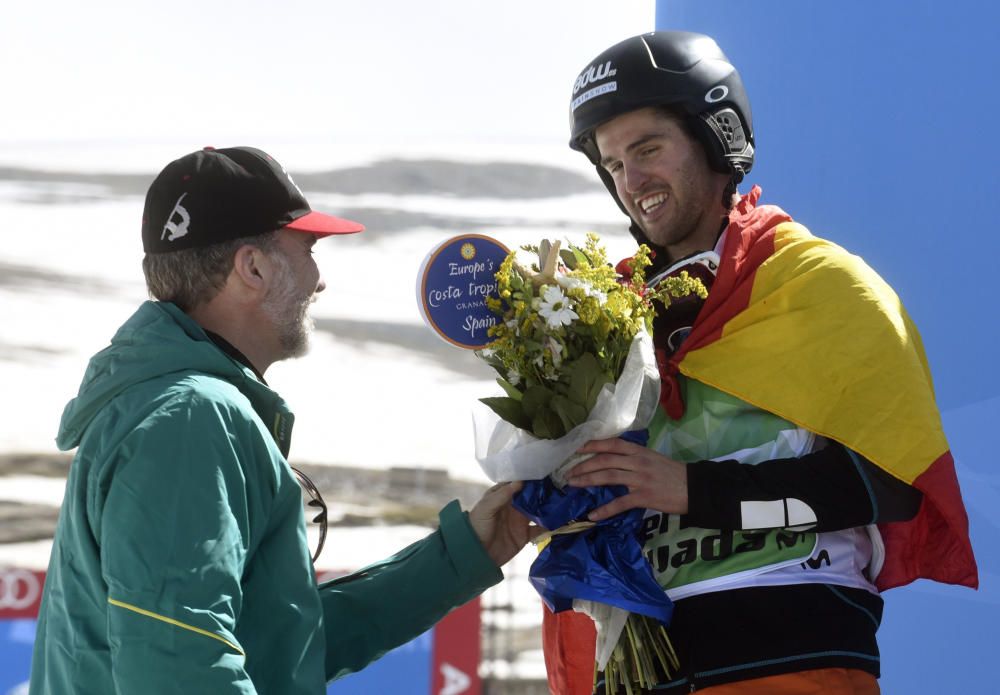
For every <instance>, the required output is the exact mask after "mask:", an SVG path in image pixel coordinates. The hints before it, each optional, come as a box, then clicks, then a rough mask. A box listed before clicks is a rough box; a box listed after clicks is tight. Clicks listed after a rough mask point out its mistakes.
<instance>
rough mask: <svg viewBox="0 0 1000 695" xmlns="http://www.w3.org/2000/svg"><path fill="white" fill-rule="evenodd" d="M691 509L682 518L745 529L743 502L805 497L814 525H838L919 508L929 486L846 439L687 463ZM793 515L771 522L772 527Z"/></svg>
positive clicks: (797, 503)
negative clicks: (773, 455) (901, 476)
mask: <svg viewBox="0 0 1000 695" xmlns="http://www.w3.org/2000/svg"><path fill="white" fill-rule="evenodd" d="M687 473H688V513H687V514H686V515H684V518H683V519H682V524H684V525H688V526H697V527H700V528H717V529H733V530H737V529H743V528H761V526H760V525H759V524H750V525H749V526H745V524H744V521H745V518H744V515H745V514H746V511H745V510H746V507H747V505H744V504H743V503H744V502H766V501H785V506H786V508H789V507H792V508H798V509H799V510H800V512H799V516H800V517H801V516H802V514H803V513H804V514H807V515H808V511H806V512H802V511H801V510H802V506H801V505H802V504H804V505H806V506H807V507H808V509H809V510H811V511H812V513H813V514H814V515H815V523H814V524H813V525H811V526H809V528H811V529H812V530H816V531H837V530H840V529H846V528H853V527H856V526H865V525H868V524H873V523H884V522H888V521H906V520H908V519H911V518H913V517H914V516H915V515H916V513H917V511H918V510H919V509H920V503H921V501H922V499H923V494H922V493H921V492H920V491H919V490H917V489H916V488H914V487H912V486H910V485H907V484H906V483H904V482H902V481H901V480H898V479H896V478H895V477H893V476H892V475H890V474H889V473H887V472H885V471H883V470H882V469H880V468H878V467H877V466H876V465H874V464H873V463H871V462H870V461H868V460H867V459H865V458H863V457H861V456H860V455H858V454H856V453H854V452H853V451H850V450H848V449H847V448H846V447H844V446H843V445H841V444H838V443H836V442H830V443H829V445H828V446H826V447H824V448H822V449H820V450H818V451H815V452H812V453H810V454H806V455H804V456H802V457H799V458H789V459H775V460H773V461H764V462H761V463H758V464H756V465H753V464H743V463H739V462H738V461H699V462H697V463H693V464H689V465H688V469H687ZM786 525H787V526H796V525H797V524H793V523H774V524H768V526H771V527H781V526H786Z"/></svg>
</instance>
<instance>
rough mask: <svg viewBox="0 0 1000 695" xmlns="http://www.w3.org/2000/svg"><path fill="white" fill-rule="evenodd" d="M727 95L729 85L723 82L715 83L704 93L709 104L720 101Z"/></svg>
mask: <svg viewBox="0 0 1000 695" xmlns="http://www.w3.org/2000/svg"><path fill="white" fill-rule="evenodd" d="M728 96H729V87H727V86H726V85H724V84H717V85H715V86H714V87H712V88H711V89H710V90H708V92H707V93H706V94H705V101H707V102H708V103H709V104H714V103H716V102H719V101H722V100H723V99H725V98H726V97H728Z"/></svg>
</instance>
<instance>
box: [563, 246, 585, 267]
mask: <svg viewBox="0 0 1000 695" xmlns="http://www.w3.org/2000/svg"><path fill="white" fill-rule="evenodd" d="M559 258H561V259H562V262H563V263H565V264H566V267H567V268H569V269H570V270H576V268H577V266H578V265H579V264H580V263H579V260H578V259H577V256H576V253H574V252H573V251H572V250H571V249H562V250H561V251H559Z"/></svg>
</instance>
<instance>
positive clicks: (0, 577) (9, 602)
mask: <svg viewBox="0 0 1000 695" xmlns="http://www.w3.org/2000/svg"><path fill="white" fill-rule="evenodd" d="M41 593H42V583H41V581H39V579H38V577H36V576H35V575H34V574H32V573H31V572H29V571H27V570H19V569H13V570H0V612H2V611H23V610H25V609H26V608H31V606H33V605H35V602H36V601H37V600H38V597H39V595H41Z"/></svg>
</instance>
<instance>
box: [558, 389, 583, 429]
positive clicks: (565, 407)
mask: <svg viewBox="0 0 1000 695" xmlns="http://www.w3.org/2000/svg"><path fill="white" fill-rule="evenodd" d="M549 407H550V408H551V409H552V412H553V413H555V414H556V415H557V416H558V417H559V420H560V421H561V422H562V426H563V429H564V430H566V431H567V432H569V431H570V430H571V429H573V428H574V427H576V426H577V425H579V424H580V423H582V422H585V421H586V420H587V413H588V411H587V409H586V408H584V407H583V406H582V405H580V404H579V403H574V402H573V401H571V400H570V399H568V398H566V396H559V395H556V396H553V397H552V400H551V401H550V402H549Z"/></svg>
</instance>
